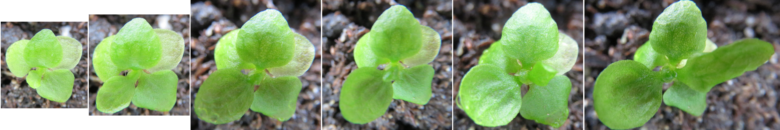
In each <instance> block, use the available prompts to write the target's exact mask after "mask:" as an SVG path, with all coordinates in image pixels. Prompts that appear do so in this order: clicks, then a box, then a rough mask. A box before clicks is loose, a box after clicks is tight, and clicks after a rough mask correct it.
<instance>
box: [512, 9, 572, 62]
mask: <svg viewBox="0 0 780 130" xmlns="http://www.w3.org/2000/svg"><path fill="white" fill-rule="evenodd" d="M501 38H502V39H501V44H503V45H504V47H503V48H504V52H505V53H506V54H507V56H509V57H511V58H514V59H519V60H520V63H522V64H523V67H524V68H527V67H531V66H533V65H534V64H536V62H538V61H541V60H544V59H547V58H550V57H552V56H553V55H555V53H556V51H557V50H558V26H557V24H556V23H555V21H554V20H553V19H552V17H551V16H550V12H548V11H547V9H545V8H544V6H543V5H542V4H539V3H535V2H533V3H528V4H527V5H525V6H523V7H520V9H518V10H517V11H515V13H514V14H512V17H509V20H508V21H507V22H506V25H504V30H503V31H502V32H501Z"/></svg>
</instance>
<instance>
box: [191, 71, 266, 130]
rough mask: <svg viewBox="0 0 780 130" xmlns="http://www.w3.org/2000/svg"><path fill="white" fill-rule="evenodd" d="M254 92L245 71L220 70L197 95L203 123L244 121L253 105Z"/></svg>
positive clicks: (199, 116)
mask: <svg viewBox="0 0 780 130" xmlns="http://www.w3.org/2000/svg"><path fill="white" fill-rule="evenodd" d="M252 89H253V87H252V85H251V84H249V83H248V82H247V80H246V76H245V75H244V74H243V73H241V70H238V69H220V70H217V71H215V72H214V73H211V75H210V76H209V78H208V79H206V81H205V82H203V85H201V86H200V89H199V90H198V93H197V95H195V96H196V98H195V104H193V107H194V109H195V114H197V115H198V118H200V120H203V121H206V122H209V123H213V124H225V123H228V122H232V121H235V120H238V119H241V116H243V115H244V113H245V112H246V111H247V110H248V109H249V107H250V106H251V105H252V100H253V99H252V91H253V90H252Z"/></svg>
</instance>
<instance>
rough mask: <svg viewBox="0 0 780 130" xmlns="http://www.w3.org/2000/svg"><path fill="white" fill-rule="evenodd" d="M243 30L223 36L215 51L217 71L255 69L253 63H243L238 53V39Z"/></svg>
mask: <svg viewBox="0 0 780 130" xmlns="http://www.w3.org/2000/svg"><path fill="white" fill-rule="evenodd" d="M240 31H241V29H236V30H233V31H230V32H229V33H227V34H225V36H222V38H220V39H219V42H217V47H216V49H214V60H215V61H216V62H217V63H216V64H217V69H255V65H253V64H252V63H246V62H241V58H239V57H238V52H237V51H236V42H235V41H236V39H237V38H236V37H237V36H238V33H239V32H240Z"/></svg>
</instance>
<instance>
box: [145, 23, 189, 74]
mask: <svg viewBox="0 0 780 130" xmlns="http://www.w3.org/2000/svg"><path fill="white" fill-rule="evenodd" d="M154 33H155V34H156V35H157V37H158V38H159V39H160V44H161V45H162V53H161V54H162V59H160V62H158V63H157V65H155V66H154V67H152V68H149V69H148V71H149V72H150V73H154V72H157V71H164V70H171V69H173V68H176V66H178V65H179V62H181V58H182V57H183V55H182V54H184V38H183V37H182V36H181V35H179V34H178V33H176V32H174V31H171V30H165V29H154Z"/></svg>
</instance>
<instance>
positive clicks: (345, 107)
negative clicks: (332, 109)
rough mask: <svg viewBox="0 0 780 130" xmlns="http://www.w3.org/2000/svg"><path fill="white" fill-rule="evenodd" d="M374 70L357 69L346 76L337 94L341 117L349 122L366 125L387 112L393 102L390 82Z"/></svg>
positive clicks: (378, 71)
mask: <svg viewBox="0 0 780 130" xmlns="http://www.w3.org/2000/svg"><path fill="white" fill-rule="evenodd" d="M380 75H382V71H380V70H377V69H376V68H358V69H356V70H354V71H352V73H350V74H349V76H347V79H346V80H345V81H344V86H342V87H341V94H339V99H340V101H339V109H340V110H341V115H342V116H344V119H346V120H347V121H349V122H352V123H355V124H366V123H368V122H371V121H374V120H375V119H377V118H379V117H380V116H382V115H384V114H385V112H387V108H388V107H389V106H390V103H391V102H392V101H393V88H392V85H391V83H390V82H386V81H384V80H382V77H380Z"/></svg>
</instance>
